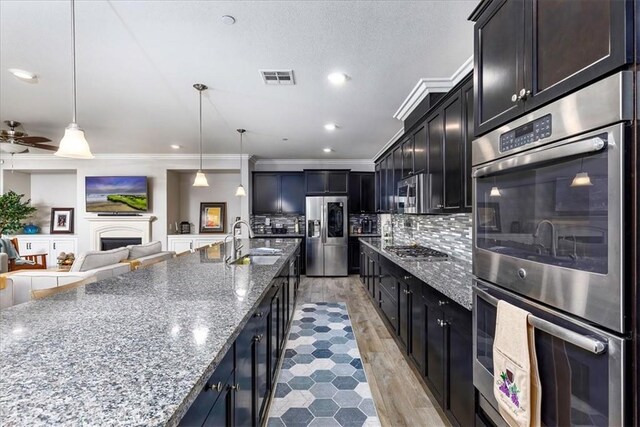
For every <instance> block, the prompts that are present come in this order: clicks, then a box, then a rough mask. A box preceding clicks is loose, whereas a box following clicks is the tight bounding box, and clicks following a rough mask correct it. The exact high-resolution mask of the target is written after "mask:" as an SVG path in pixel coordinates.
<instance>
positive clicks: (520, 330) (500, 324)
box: [493, 301, 541, 427]
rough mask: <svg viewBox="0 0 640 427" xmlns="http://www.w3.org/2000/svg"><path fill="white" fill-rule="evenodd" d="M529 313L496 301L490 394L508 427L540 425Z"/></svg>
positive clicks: (538, 396) (536, 370)
mask: <svg viewBox="0 0 640 427" xmlns="http://www.w3.org/2000/svg"><path fill="white" fill-rule="evenodd" d="M530 315H531V314H530V313H529V312H527V311H525V310H522V309H520V308H518V307H515V306H513V305H511V304H509V303H508V302H505V301H499V302H498V314H497V316H496V334H495V340H494V342H493V374H494V386H493V394H494V396H495V398H496V400H497V401H498V410H499V412H500V415H502V417H503V418H504V420H505V421H506V422H507V424H509V425H510V426H511V427H516V426H517V427H529V426H538V425H540V398H541V396H540V390H541V388H540V378H539V377H538V361H537V359H536V351H535V349H536V347H535V341H534V340H535V333H534V328H533V326H530V325H529V322H528V317H529V316H530Z"/></svg>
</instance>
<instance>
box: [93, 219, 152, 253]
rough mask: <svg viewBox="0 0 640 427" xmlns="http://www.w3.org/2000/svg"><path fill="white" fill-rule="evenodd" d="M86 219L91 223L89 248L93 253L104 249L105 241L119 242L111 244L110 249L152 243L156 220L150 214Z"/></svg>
mask: <svg viewBox="0 0 640 427" xmlns="http://www.w3.org/2000/svg"><path fill="white" fill-rule="evenodd" d="M85 218H86V220H87V222H88V223H89V248H90V249H91V250H93V251H99V250H103V249H104V247H105V246H104V245H103V243H102V242H103V240H104V241H105V242H106V241H108V240H112V239H115V240H118V242H115V243H113V244H112V243H111V242H109V246H108V247H109V248H115V247H120V246H126V245H128V244H131V243H137V244H139V243H143V244H144V243H149V242H150V241H151V222H153V220H155V219H156V218H155V217H154V216H153V215H149V214H142V215H138V216H131V217H129V216H127V217H114V216H87V217H85ZM122 239H126V240H127V242H122V241H121V240H122ZM133 239H136V240H133ZM129 240H130V241H129ZM114 245H117V246H114Z"/></svg>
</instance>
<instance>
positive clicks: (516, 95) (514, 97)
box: [511, 93, 519, 102]
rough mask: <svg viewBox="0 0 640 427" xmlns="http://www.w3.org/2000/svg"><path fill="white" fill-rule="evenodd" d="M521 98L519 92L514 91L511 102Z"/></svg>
mask: <svg viewBox="0 0 640 427" xmlns="http://www.w3.org/2000/svg"><path fill="white" fill-rule="evenodd" d="M518 100H519V98H518V94H517V93H514V94H513V95H511V102H518Z"/></svg>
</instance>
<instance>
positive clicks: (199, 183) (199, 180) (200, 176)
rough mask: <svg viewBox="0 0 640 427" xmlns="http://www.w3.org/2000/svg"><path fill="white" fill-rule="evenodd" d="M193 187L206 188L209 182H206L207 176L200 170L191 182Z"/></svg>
mask: <svg viewBox="0 0 640 427" xmlns="http://www.w3.org/2000/svg"><path fill="white" fill-rule="evenodd" d="M193 186H194V187H208V186H209V181H207V176H206V175H205V174H204V172H202V171H201V170H199V171H198V173H196V179H194V180H193Z"/></svg>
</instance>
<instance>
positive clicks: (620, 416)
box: [473, 278, 629, 426]
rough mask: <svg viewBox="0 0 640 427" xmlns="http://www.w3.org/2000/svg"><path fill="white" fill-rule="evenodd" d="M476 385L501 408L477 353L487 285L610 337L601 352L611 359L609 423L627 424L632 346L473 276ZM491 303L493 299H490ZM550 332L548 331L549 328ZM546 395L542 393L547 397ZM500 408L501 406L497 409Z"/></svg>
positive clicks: (481, 392)
mask: <svg viewBox="0 0 640 427" xmlns="http://www.w3.org/2000/svg"><path fill="white" fill-rule="evenodd" d="M473 282H474V283H473V307H474V308H473V385H474V386H475V387H476V388H477V389H478V391H479V392H480V395H481V396H482V397H484V398H485V399H486V400H487V401H488V402H489V403H490V404H491V406H493V407H494V409H496V408H497V407H498V402H497V401H496V399H495V397H494V395H493V375H492V374H491V372H489V371H488V370H487V369H486V368H485V367H484V366H483V365H482V364H481V363H480V362H479V361H478V360H477V359H476V355H477V354H478V319H477V316H476V307H477V306H478V298H481V299H485V297H484V295H483V294H480V293H479V292H478V290H482V289H479V288H480V286H482V287H483V288H485V292H484V294H486V293H487V292H486V290H491V289H493V290H495V291H497V292H500V293H503V294H505V295H508V296H509V297H511V298H513V299H515V300H516V301H519V302H522V303H523V304H525V305H528V306H531V307H534V308H536V309H538V310H541V311H543V312H545V313H549V314H550V315H552V316H555V317H557V318H559V319H562V320H565V321H567V322H570V323H572V324H574V325H576V326H578V327H580V328H582V329H586V330H588V331H592V332H593V333H594V335H598V336H600V337H602V338H606V340H607V351H606V353H603V354H601V355H600V356H601V357H607V359H608V362H609V363H608V381H607V384H608V385H609V391H608V408H609V413H608V423H609V425H616V426H618V425H627V423H626V422H625V421H626V420H625V415H626V407H627V404H628V403H627V402H625V400H626V399H624V398H623V396H624V395H625V393H624V387H625V386H624V379H625V378H627V377H628V375H627V373H626V368H625V366H626V365H627V363H628V360H627V359H628V357H629V356H628V355H627V351H628V349H627V348H626V347H625V345H624V341H625V340H624V338H621V337H618V336H615V335H612V334H610V333H608V332H606V331H602V330H600V329H596V328H594V327H593V326H591V325H587V324H585V323H583V322H580V321H579V320H576V319H573V318H571V317H569V316H567V315H565V314H562V313H559V312H557V311H554V310H550V309H549V308H547V307H545V306H542V305H540V304H538V303H535V302H533V301H530V300H527V299H525V298H523V297H521V296H519V295H516V294H514V293H512V292H509V291H507V290H505V289H503V288H500V287H497V286H495V285H492V284H490V283H487V282H485V281H483V280H480V279H478V278H474V279H473ZM487 302H488V303H489V304H491V302H489V301H487ZM545 332H546V331H545ZM544 398H545V396H542V399H544ZM496 410H497V409H496Z"/></svg>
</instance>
